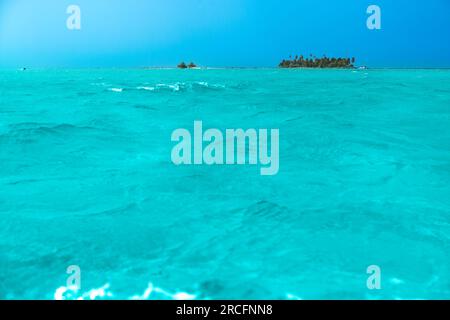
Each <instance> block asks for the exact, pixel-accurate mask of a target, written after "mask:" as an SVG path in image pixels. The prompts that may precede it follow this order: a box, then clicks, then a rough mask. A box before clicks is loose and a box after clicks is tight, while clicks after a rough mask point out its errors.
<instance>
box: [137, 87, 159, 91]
mask: <svg viewBox="0 0 450 320" xmlns="http://www.w3.org/2000/svg"><path fill="white" fill-rule="evenodd" d="M136 89H138V90H147V91H155V87H144V86H142V87H137V88H136Z"/></svg>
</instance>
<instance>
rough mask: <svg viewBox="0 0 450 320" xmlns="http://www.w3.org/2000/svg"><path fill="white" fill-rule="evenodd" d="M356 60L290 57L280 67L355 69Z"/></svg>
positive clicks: (311, 56)
mask: <svg viewBox="0 0 450 320" xmlns="http://www.w3.org/2000/svg"><path fill="white" fill-rule="evenodd" d="M354 63H355V58H351V59H350V58H328V57H326V56H323V58H317V57H316V56H313V55H312V54H311V55H310V56H309V58H306V59H305V58H304V57H303V56H302V55H300V56H295V57H294V59H292V56H290V57H289V60H284V59H283V61H281V62H280V64H279V65H278V66H279V67H280V68H354Z"/></svg>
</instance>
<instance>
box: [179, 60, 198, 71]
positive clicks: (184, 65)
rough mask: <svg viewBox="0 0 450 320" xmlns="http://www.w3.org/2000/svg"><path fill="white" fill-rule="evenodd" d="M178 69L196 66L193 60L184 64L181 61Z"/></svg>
mask: <svg viewBox="0 0 450 320" xmlns="http://www.w3.org/2000/svg"><path fill="white" fill-rule="evenodd" d="M177 67H178V68H179V69H193V68H197V65H196V64H195V63H193V62H191V63H189V64H188V65H186V63H184V61H183V62H181V63H180V64H179V65H178V66H177Z"/></svg>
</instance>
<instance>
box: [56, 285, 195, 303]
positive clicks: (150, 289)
mask: <svg viewBox="0 0 450 320" xmlns="http://www.w3.org/2000/svg"><path fill="white" fill-rule="evenodd" d="M109 288H110V285H109V283H106V284H105V285H103V286H102V287H100V288H94V289H91V290H88V291H86V292H83V293H81V292H80V290H79V288H78V287H76V286H68V287H66V286H61V287H59V288H57V289H56V290H55V293H54V294H53V297H54V299H55V300H96V299H111V298H113V297H114V295H113V293H112V292H111V291H110V289H109ZM117 298H119V299H120V297H117ZM150 298H152V299H154V300H167V299H169V300H194V299H196V298H197V295H194V294H190V293H187V292H175V293H172V292H169V291H167V290H164V289H162V288H159V287H155V286H154V285H153V283H151V282H150V283H149V284H148V286H147V288H146V289H145V290H144V292H143V293H142V294H141V295H133V296H131V297H129V298H128V299H129V300H148V299H150Z"/></svg>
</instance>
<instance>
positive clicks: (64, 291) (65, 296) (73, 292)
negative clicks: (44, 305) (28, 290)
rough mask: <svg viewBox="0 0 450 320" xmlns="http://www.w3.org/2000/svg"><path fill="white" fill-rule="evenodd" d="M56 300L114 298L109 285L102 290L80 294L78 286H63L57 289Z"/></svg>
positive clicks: (92, 290)
mask: <svg viewBox="0 0 450 320" xmlns="http://www.w3.org/2000/svg"><path fill="white" fill-rule="evenodd" d="M53 297H54V299H55V300H86V299H89V300H96V299H101V298H112V297H113V294H112V292H111V291H109V283H106V284H105V285H103V286H102V287H100V288H95V289H91V290H89V291H86V292H83V293H81V294H80V289H79V288H78V287H77V286H68V287H65V286H61V287H59V288H58V289H56V291H55V294H54V295H53Z"/></svg>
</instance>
